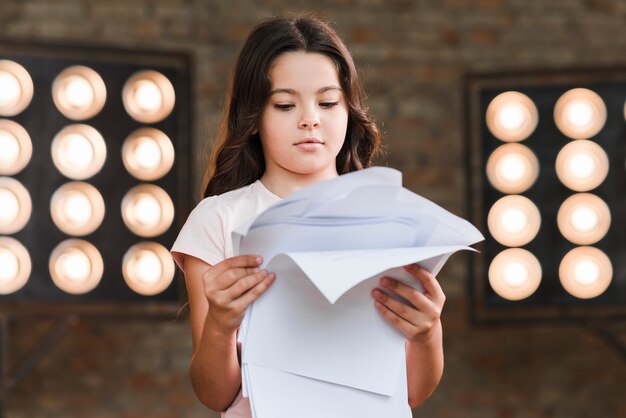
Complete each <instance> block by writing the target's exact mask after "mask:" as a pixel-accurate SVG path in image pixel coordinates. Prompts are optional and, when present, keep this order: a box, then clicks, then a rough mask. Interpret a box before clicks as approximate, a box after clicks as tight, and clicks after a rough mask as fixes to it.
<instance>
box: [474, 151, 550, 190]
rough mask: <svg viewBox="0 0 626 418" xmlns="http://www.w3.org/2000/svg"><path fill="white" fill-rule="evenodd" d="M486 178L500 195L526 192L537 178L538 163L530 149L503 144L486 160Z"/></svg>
mask: <svg viewBox="0 0 626 418" xmlns="http://www.w3.org/2000/svg"><path fill="white" fill-rule="evenodd" d="M486 170H487V178H488V179H489V182H490V183H491V184H492V185H493V187H495V188H496V189H498V190H499V191H501V192H502V193H508V194H517V193H522V192H524V191H526V190H528V189H529V188H530V187H531V186H532V185H533V184H534V183H535V181H536V180H537V177H538V176H539V161H538V159H537V156H536V155H535V153H534V152H532V151H531V150H530V148H528V147H526V146H524V145H521V144H504V145H501V146H499V147H498V148H496V149H495V150H494V151H493V152H492V153H491V155H490V156H489V158H488V160H487V167H486Z"/></svg>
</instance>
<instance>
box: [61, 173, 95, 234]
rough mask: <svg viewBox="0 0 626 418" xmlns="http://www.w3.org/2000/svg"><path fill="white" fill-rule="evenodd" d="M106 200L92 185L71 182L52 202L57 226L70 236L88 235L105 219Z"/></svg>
mask: <svg viewBox="0 0 626 418" xmlns="http://www.w3.org/2000/svg"><path fill="white" fill-rule="evenodd" d="M104 212H105V207H104V199H103V198H102V195H100V192H98V190H97V189H96V188H95V187H93V186H92V185H90V184H87V183H83V182H71V183H66V184H64V185H63V186H61V187H60V188H59V189H58V190H57V191H56V192H54V194H53V195H52V199H51V200H50V213H51V214H52V220H53V221H54V223H55V225H56V226H57V227H58V228H59V229H60V230H61V231H63V232H65V233H66V234H68V235H77V236H79V235H87V234H90V233H92V232H93V231H95V230H96V229H97V228H98V227H99V226H100V224H102V220H103V219H104Z"/></svg>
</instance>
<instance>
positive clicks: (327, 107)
mask: <svg viewBox="0 0 626 418" xmlns="http://www.w3.org/2000/svg"><path fill="white" fill-rule="evenodd" d="M338 104H339V102H322V103H320V106H321V107H322V108H324V109H330V108H331V107H333V106H337V105H338Z"/></svg>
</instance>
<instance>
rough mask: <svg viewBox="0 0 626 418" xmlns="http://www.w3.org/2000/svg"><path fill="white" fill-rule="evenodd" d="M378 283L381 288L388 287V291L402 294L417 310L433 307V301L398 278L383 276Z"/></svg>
mask: <svg viewBox="0 0 626 418" xmlns="http://www.w3.org/2000/svg"><path fill="white" fill-rule="evenodd" d="M380 285H381V286H382V287H383V288H385V289H388V290H389V291H391V292H393V293H396V294H397V295H399V296H402V297H403V298H404V299H406V300H407V301H408V302H409V303H411V304H412V305H413V306H414V307H415V308H417V309H419V310H426V309H432V308H433V306H432V305H433V302H432V301H431V300H430V299H429V298H428V297H427V296H425V295H424V294H423V293H422V292H420V291H419V290H417V289H415V288H413V287H411V286H409V285H407V284H404V283H402V282H401V281H399V280H396V279H392V278H391V277H383V278H382V279H381V280H380Z"/></svg>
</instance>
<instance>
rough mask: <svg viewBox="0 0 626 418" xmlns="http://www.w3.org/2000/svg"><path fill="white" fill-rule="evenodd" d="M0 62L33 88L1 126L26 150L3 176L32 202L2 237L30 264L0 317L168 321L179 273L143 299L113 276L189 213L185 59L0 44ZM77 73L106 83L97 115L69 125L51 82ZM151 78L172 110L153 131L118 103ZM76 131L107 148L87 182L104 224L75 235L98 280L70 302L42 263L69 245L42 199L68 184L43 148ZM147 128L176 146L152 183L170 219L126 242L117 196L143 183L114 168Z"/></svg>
mask: <svg viewBox="0 0 626 418" xmlns="http://www.w3.org/2000/svg"><path fill="white" fill-rule="evenodd" d="M0 59H8V60H13V61H16V62H17V63H19V64H20V65H22V66H23V67H25V68H26V69H27V70H28V72H29V73H30V75H31V77H32V80H33V84H34V95H33V100H32V102H31V104H30V105H29V106H28V108H26V109H25V110H24V111H23V112H22V113H20V114H18V115H16V116H13V117H8V118H5V119H10V120H13V121H15V122H17V123H19V124H20V125H22V126H23V127H24V128H25V129H26V130H27V131H28V133H29V135H30V137H31V140H32V143H33V156H32V159H31V161H30V163H29V164H28V166H27V167H26V168H25V169H24V170H22V171H21V172H19V173H17V174H16V175H14V176H11V177H13V178H15V179H17V180H19V181H20V182H21V183H22V184H23V185H24V186H25V187H26V188H27V189H28V190H29V193H30V195H31V199H32V202H33V211H32V216H31V218H30V221H29V222H28V224H27V225H26V226H25V227H24V229H22V230H21V231H18V232H17V233H15V234H13V235H10V236H12V237H14V238H16V239H18V240H19V241H20V242H21V243H22V244H23V245H25V246H26V247H27V249H28V251H29V253H30V256H31V259H32V267H33V268H32V273H31V276H30V279H29V281H28V282H27V284H26V285H25V286H24V287H23V288H22V289H20V290H19V291H17V292H15V293H13V294H9V295H0V313H4V314H11V315H16V314H19V313H41V312H50V313H63V312H69V313H89V314H107V315H139V316H144V315H147V316H150V315H158V314H165V315H168V316H170V317H171V314H172V313H175V312H177V311H178V310H179V309H180V307H181V306H182V304H183V303H184V299H185V298H184V286H183V284H182V280H179V278H180V277H179V273H178V272H177V277H175V279H174V280H173V282H172V284H171V285H170V286H169V287H168V288H167V289H166V290H165V291H164V292H162V293H160V294H158V295H154V296H144V295H140V294H138V293H135V292H134V291H132V290H131V289H130V288H129V287H128V286H127V285H126V283H125V281H124V279H123V277H122V270H121V266H122V257H123V255H124V253H125V252H126V251H127V250H128V248H129V247H130V246H132V245H134V244H136V243H138V242H142V241H153V242H157V243H160V244H162V245H163V246H165V247H166V248H170V246H171V245H172V243H173V242H174V239H175V237H176V235H177V232H178V230H179V229H180V227H181V226H182V224H183V222H184V220H185V219H186V216H187V215H188V213H189V208H190V203H191V194H190V192H189V189H190V184H191V170H190V164H189V158H190V145H191V144H190V135H191V127H192V112H191V98H192V93H191V85H192V80H191V67H192V62H191V57H190V55H189V54H187V53H179V52H170V51H144V50H130V49H119V48H111V47H94V46H82V45H56V44H45V45H44V44H38V43H25V42H11V41H0ZM73 65H85V66H88V67H90V68H92V69H94V70H96V71H97V72H98V73H99V74H100V75H101V76H102V78H103V80H104V81H105V84H106V87H107V102H106V104H105V106H104V108H103V109H102V111H101V112H100V113H98V114H97V115H96V116H94V117H93V118H90V119H88V120H86V121H79V122H77V121H72V120H70V119H68V118H66V117H65V116H63V115H62V114H61V113H60V112H59V111H58V110H57V109H56V107H55V105H54V102H53V100H52V82H53V80H54V78H55V77H56V76H57V75H58V74H59V73H60V72H61V71H62V70H64V69H65V68H67V67H69V66H73ZM146 69H151V70H156V71H159V72H161V73H162V74H164V75H165V76H166V77H167V78H168V79H169V80H170V81H171V82H172V84H173V87H174V90H175V92H176V104H175V106H174V109H173V111H172V113H171V114H170V115H169V116H168V117H166V118H165V119H164V120H162V121H160V122H158V123H154V124H143V123H140V122H137V121H135V120H133V119H132V118H131V116H129V115H128V114H127V113H126V111H125V109H124V106H123V103H122V88H123V85H124V83H125V82H126V80H127V79H128V78H129V77H130V76H131V75H132V74H134V73H135V72H137V71H140V70H146ZM74 123H85V124H88V125H91V126H93V127H94V128H96V129H97V130H98V131H99V132H100V133H101V134H102V135H103V137H104V139H105V142H106V145H107V160H106V162H105V164H104V167H103V168H102V170H101V171H100V172H99V173H98V174H96V175H95V176H94V177H92V178H90V179H88V180H87V182H89V183H90V184H92V185H94V186H95V187H96V188H97V189H98V190H99V191H100V193H101V194H102V196H103V198H104V200H105V205H106V214H105V217H104V221H103V223H102V224H101V225H100V227H99V228H98V229H97V230H96V231H94V232H93V233H91V234H89V235H87V236H86V237H81V238H83V239H85V240H87V241H89V242H91V243H93V244H94V245H96V247H97V248H98V249H99V250H100V252H101V254H102V257H103V260H104V265H105V266H104V275H103V278H102V280H101V282H100V283H99V285H98V286H97V287H96V288H95V289H94V290H92V291H90V292H88V293H85V294H81V295H72V294H69V293H66V292H64V291H62V290H61V289H59V288H57V287H56V286H55V285H54V283H53V282H52V280H51V278H50V274H49V271H48V257H49V255H50V253H51V251H52V250H53V248H54V247H55V246H56V245H57V244H58V243H60V242H61V241H63V240H65V239H68V238H72V237H70V236H67V235H65V234H64V233H62V232H61V231H60V230H59V229H58V228H57V227H56V226H55V224H54V223H53V221H52V218H51V215H50V198H51V196H52V193H53V192H54V191H55V190H56V189H57V188H58V187H59V186H61V185H62V184H64V183H66V182H68V181H70V180H69V179H67V178H65V177H64V176H63V175H62V174H61V173H60V172H59V171H58V170H57V169H56V167H55V166H54V165H53V162H52V159H51V156H50V143H51V141H52V139H53V138H54V136H55V135H56V134H57V133H58V132H59V131H60V130H61V129H62V128H63V127H65V126H67V125H69V124H74ZM145 126H150V127H154V128H157V129H159V130H161V131H163V132H164V133H165V134H166V135H168V136H169V137H170V139H171V140H172V143H173V145H174V148H175V153H176V158H175V162H174V166H173V167H172V169H171V170H170V172H169V173H168V174H166V175H165V176H164V177H162V178H160V179H158V180H156V181H152V182H150V183H152V184H156V185H158V186H160V187H162V188H163V189H165V190H166V191H167V192H168V194H169V195H170V197H171V198H172V201H173V202H174V206H175V219H174V222H173V223H172V225H171V226H170V228H169V229H168V230H167V231H166V232H164V233H163V234H161V235H159V236H157V237H154V238H142V237H139V236H136V235H134V234H133V233H132V232H131V231H130V230H129V229H128V228H127V227H126V226H125V224H124V222H123V220H122V215H121V211H120V205H121V201H122V198H123V196H124V194H125V193H126V192H127V191H128V190H129V189H130V188H131V187H133V186H135V185H138V184H141V183H143V182H142V181H140V180H137V179H135V178H134V177H133V176H131V175H130V174H129V173H128V172H127V170H126V169H125V167H124V165H123V163H122V157H121V147H122V143H123V142H124V140H125V139H126V137H127V136H128V135H129V134H130V133H131V132H132V131H134V130H135V129H138V128H141V127H145Z"/></svg>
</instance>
